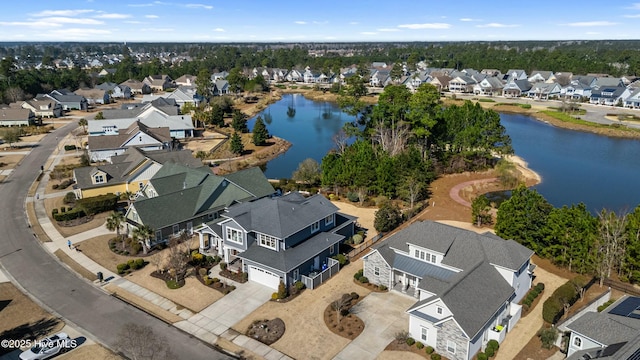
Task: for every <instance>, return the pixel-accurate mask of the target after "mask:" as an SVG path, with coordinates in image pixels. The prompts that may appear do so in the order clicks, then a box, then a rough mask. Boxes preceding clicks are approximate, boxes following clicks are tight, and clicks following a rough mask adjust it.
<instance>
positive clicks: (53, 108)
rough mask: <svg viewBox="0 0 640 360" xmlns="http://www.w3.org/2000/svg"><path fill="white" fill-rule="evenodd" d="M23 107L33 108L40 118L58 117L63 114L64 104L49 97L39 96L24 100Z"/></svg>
mask: <svg viewBox="0 0 640 360" xmlns="http://www.w3.org/2000/svg"><path fill="white" fill-rule="evenodd" d="M21 107H22V108H23V109H28V110H31V111H32V112H33V113H34V115H35V116H36V117H39V118H57V117H60V116H62V106H61V105H60V104H59V103H58V102H56V101H54V100H52V99H49V98H39V99H31V100H27V101H24V102H23V103H22V104H21Z"/></svg>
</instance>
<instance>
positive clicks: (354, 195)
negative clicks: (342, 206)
mask: <svg viewBox="0 0 640 360" xmlns="http://www.w3.org/2000/svg"><path fill="white" fill-rule="evenodd" d="M347 200H349V201H351V202H358V201H360V197H359V196H358V193H355V192H351V191H350V192H348V193H347Z"/></svg>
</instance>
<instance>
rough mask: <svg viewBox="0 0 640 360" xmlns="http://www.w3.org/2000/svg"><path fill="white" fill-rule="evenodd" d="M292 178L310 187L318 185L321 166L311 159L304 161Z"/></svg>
mask: <svg viewBox="0 0 640 360" xmlns="http://www.w3.org/2000/svg"><path fill="white" fill-rule="evenodd" d="M291 177H292V178H293V180H295V181H299V182H302V183H305V184H308V185H314V184H317V183H318V182H319V181H320V164H318V162H317V161H315V160H314V159H311V158H308V159H304V160H303V161H302V162H301V163H300V164H299V165H298V168H297V169H296V170H295V171H294V172H293V174H292V176H291Z"/></svg>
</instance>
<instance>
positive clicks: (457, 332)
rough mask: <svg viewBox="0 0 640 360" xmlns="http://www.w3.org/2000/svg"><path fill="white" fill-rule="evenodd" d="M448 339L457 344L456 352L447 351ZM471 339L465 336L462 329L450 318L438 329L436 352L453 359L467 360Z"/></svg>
mask: <svg viewBox="0 0 640 360" xmlns="http://www.w3.org/2000/svg"><path fill="white" fill-rule="evenodd" d="M447 341H453V342H454V343H455V344H456V353H455V354H452V353H450V352H448V351H447ZM468 343H469V341H468V340H467V339H466V338H465V336H464V334H463V333H462V330H461V329H460V328H459V327H458V325H456V323H455V321H453V320H449V321H447V322H445V323H443V324H442V325H441V328H440V329H439V330H438V339H437V345H436V352H438V353H439V354H441V355H442V356H443V357H446V358H447V359H451V360H467V344H468Z"/></svg>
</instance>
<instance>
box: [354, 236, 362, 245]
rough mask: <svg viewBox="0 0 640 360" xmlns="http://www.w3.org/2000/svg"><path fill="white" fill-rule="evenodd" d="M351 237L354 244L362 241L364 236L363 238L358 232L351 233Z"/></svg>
mask: <svg viewBox="0 0 640 360" xmlns="http://www.w3.org/2000/svg"><path fill="white" fill-rule="evenodd" d="M352 238H353V243H354V244H355V245H358V244H360V243H361V242H362V240H364V238H363V237H362V235H360V234H355V235H353V237H352Z"/></svg>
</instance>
